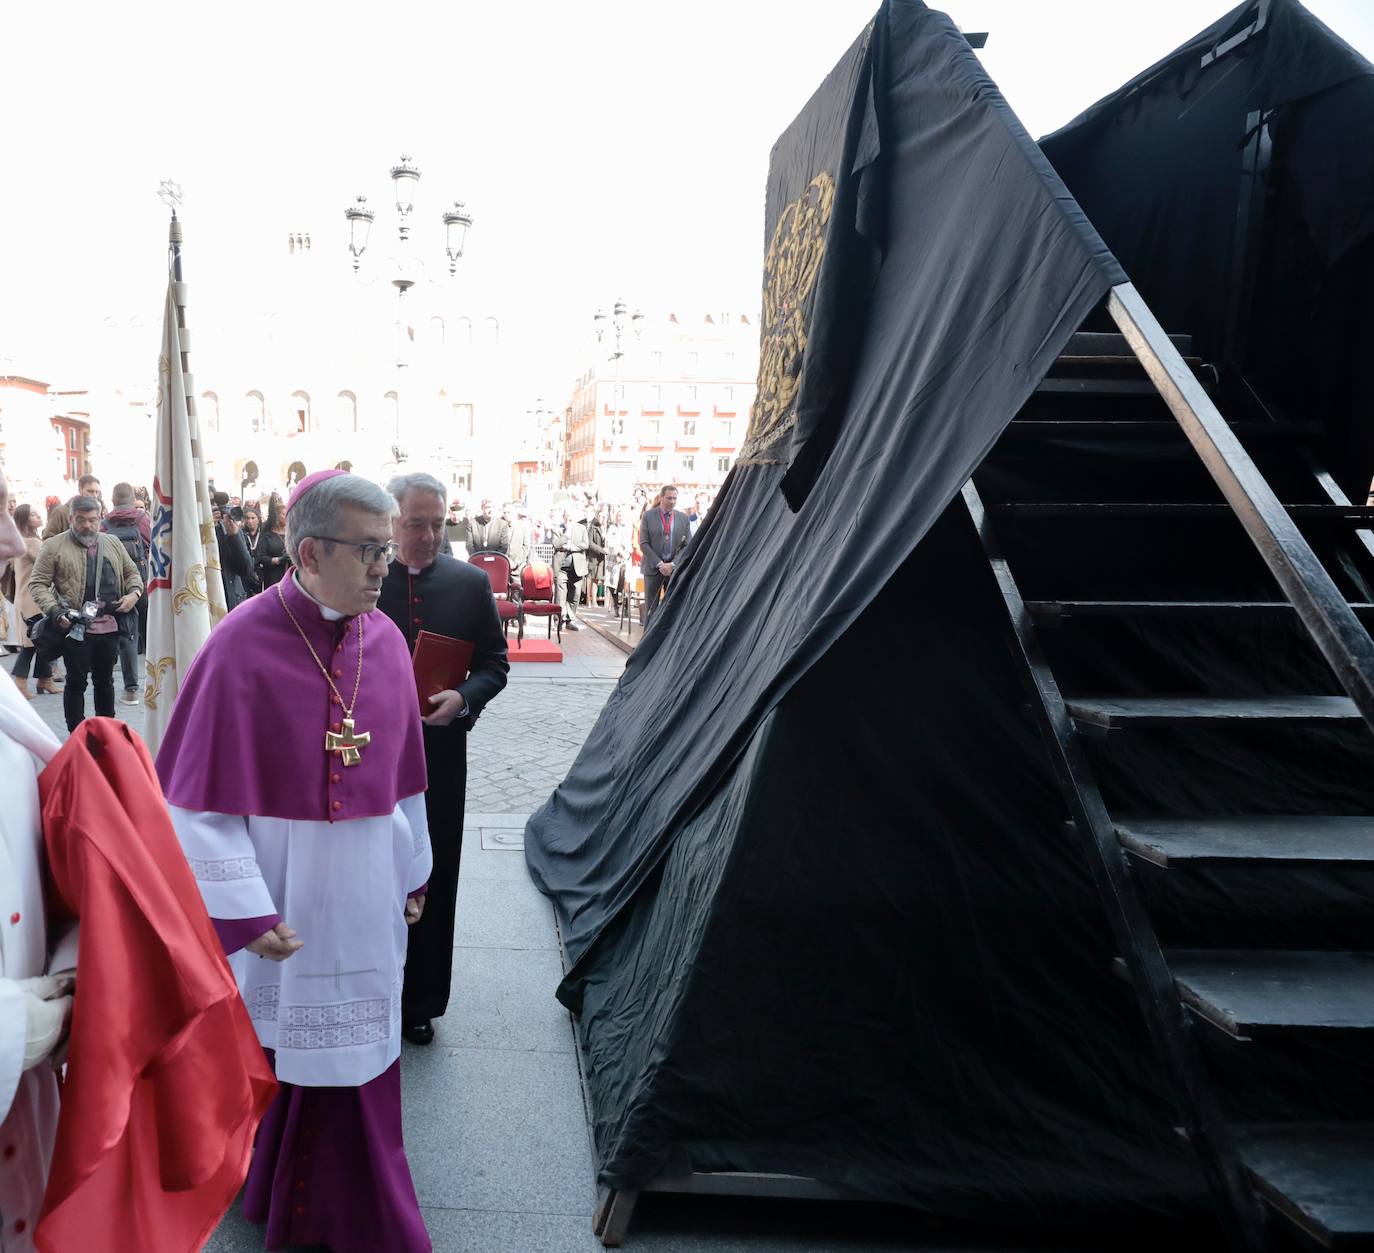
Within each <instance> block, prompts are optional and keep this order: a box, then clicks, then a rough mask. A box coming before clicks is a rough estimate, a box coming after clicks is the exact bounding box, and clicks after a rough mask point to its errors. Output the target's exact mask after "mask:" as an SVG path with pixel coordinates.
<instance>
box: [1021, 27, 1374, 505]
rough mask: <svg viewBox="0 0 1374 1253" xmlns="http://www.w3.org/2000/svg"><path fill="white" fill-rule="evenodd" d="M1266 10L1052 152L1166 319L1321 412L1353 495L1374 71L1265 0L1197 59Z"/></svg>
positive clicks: (1365, 370)
mask: <svg viewBox="0 0 1374 1253" xmlns="http://www.w3.org/2000/svg"><path fill="white" fill-rule="evenodd" d="M1258 12H1259V3H1258V0H1248V2H1247V3H1245V4H1242V5H1240V6H1239V7H1238V8H1236V9H1234V10H1232V11H1231V12H1230V13H1228V14H1226V15H1225V16H1224V17H1222V18H1220V19H1219V20H1218V21H1217V22H1215V23H1214V24H1213V25H1211V26H1209V27H1208V28H1207V29H1206V30H1204V31H1202V32H1200V33H1199V34H1198V35H1197V36H1196V37H1194V38H1193V39H1191V40H1189V41H1188V43H1186V44H1184V45H1183V46H1182V47H1181V48H1179V49H1177V50H1176V51H1175V52H1172V53H1170V55H1169V56H1167V57H1165V58H1164V59H1163V60H1162V61H1160V62H1158V63H1157V64H1155V65H1153V66H1151V67H1150V68H1149V69H1147V70H1145V71H1144V72H1142V73H1141V74H1139V75H1137V76H1136V77H1135V78H1133V79H1132V80H1131V81H1130V82H1128V83H1126V84H1125V85H1123V86H1122V87H1121V88H1119V89H1118V90H1117V91H1115V92H1113V93H1112V94H1111V95H1110V96H1108V97H1106V98H1105V99H1103V100H1101V101H1099V102H1098V103H1097V104H1095V105H1093V106H1092V107H1091V108H1090V109H1088V110H1087V111H1086V112H1084V113H1083V114H1082V115H1081V116H1079V117H1077V118H1075V119H1074V120H1073V121H1072V122H1070V123H1069V124H1068V125H1067V126H1065V127H1063V128H1062V129H1060V130H1058V131H1056V132H1055V133H1054V134H1052V135H1049V136H1047V137H1046V138H1044V139H1043V140H1041V147H1042V148H1043V149H1044V151H1045V153H1046V155H1047V156H1048V157H1049V159H1050V160H1051V162H1053V164H1054V167H1055V169H1056V170H1057V171H1058V172H1059V174H1060V175H1061V176H1062V177H1063V179H1064V182H1065V183H1066V184H1067V185H1068V188H1069V190H1070V191H1071V192H1073V194H1074V196H1075V198H1076V199H1077V201H1078V203H1079V204H1081V205H1082V206H1083V209H1084V211H1085V212H1086V213H1087V215H1088V217H1089V219H1090V220H1091V221H1092V223H1093V225H1094V226H1095V227H1096V228H1097V229H1098V230H1099V231H1100V232H1101V233H1102V236H1103V238H1104V239H1105V240H1106V241H1107V243H1108V245H1109V246H1110V247H1111V249H1112V251H1113V253H1114V254H1115V255H1116V256H1117V257H1118V258H1119V259H1120V261H1121V263H1122V265H1123V266H1124V267H1125V269H1126V271H1127V273H1128V274H1129V275H1130V276H1131V280H1132V282H1134V283H1135V285H1136V286H1137V287H1138V288H1139V289H1140V292H1141V294H1142V295H1143V296H1144V297H1145V300H1146V301H1147V302H1148V303H1149V305H1150V307H1151V308H1152V309H1153V310H1154V312H1155V314H1156V316H1157V317H1158V318H1159V319H1160V321H1161V322H1162V323H1163V324H1164V326H1165V327H1166V329H1168V330H1171V331H1182V332H1188V333H1191V334H1192V335H1193V336H1194V343H1195V346H1196V349H1197V351H1198V353H1199V354H1200V355H1201V356H1202V357H1203V358H1204V359H1205V360H1208V361H1213V362H1217V363H1222V364H1225V365H1228V366H1230V367H1232V368H1233V369H1235V370H1236V371H1243V372H1244V373H1245V374H1246V376H1247V377H1248V378H1250V379H1251V381H1252V382H1254V383H1255V384H1256V385H1257V386H1258V387H1259V388H1260V389H1261V390H1262V391H1263V393H1264V394H1265V398H1266V400H1267V401H1268V402H1269V403H1271V404H1272V405H1276V406H1278V407H1280V409H1281V410H1282V411H1283V414H1284V416H1286V417H1288V418H1290V419H1292V420H1294V421H1308V422H1310V421H1321V422H1322V423H1324V425H1325V428H1326V441H1327V463H1328V468H1329V469H1330V471H1331V472H1332V474H1333V475H1334V476H1335V478H1336V480H1337V481H1338V482H1339V483H1340V484H1341V486H1342V487H1343V488H1344V490H1345V491H1346V492H1347V493H1348V494H1349V495H1350V497H1351V499H1353V500H1355V501H1357V502H1360V501H1363V500H1364V497H1365V493H1366V491H1367V489H1368V487H1369V483H1370V477H1371V473H1374V424H1372V423H1370V421H1369V417H1368V411H1369V405H1368V397H1369V395H1370V391H1371V388H1374V66H1371V65H1370V63H1369V62H1368V61H1367V60H1365V58H1364V57H1362V56H1360V54H1359V53H1357V52H1355V51H1354V50H1353V49H1352V48H1351V47H1350V46H1349V45H1348V44H1346V43H1345V42H1344V41H1343V40H1341V39H1340V38H1339V37H1338V36H1337V35H1335V34H1334V33H1333V32H1332V31H1331V30H1330V29H1329V28H1328V27H1326V26H1325V25H1324V24H1323V23H1322V22H1321V21H1320V20H1319V19H1317V18H1316V17H1314V16H1313V15H1312V14H1311V13H1309V12H1308V11H1307V10H1306V9H1305V8H1304V7H1303V6H1302V5H1301V4H1299V3H1297V0H1270V2H1269V3H1268V5H1267V18H1266V21H1265V23H1264V25H1263V26H1262V28H1261V29H1260V30H1259V31H1257V32H1256V33H1254V34H1253V35H1251V36H1250V37H1249V38H1247V39H1246V40H1245V41H1244V42H1242V43H1241V44H1239V45H1237V46H1236V47H1235V48H1234V49H1232V50H1231V51H1229V52H1226V53H1224V54H1222V55H1220V56H1218V57H1217V58H1216V59H1215V60H1213V61H1212V62H1211V63H1210V64H1209V65H1208V66H1207V67H1206V68H1204V67H1203V66H1202V60H1203V57H1204V56H1206V55H1207V54H1208V53H1210V52H1211V51H1213V50H1214V49H1217V48H1218V47H1219V45H1221V44H1223V43H1224V42H1225V41H1226V40H1227V39H1229V38H1230V37H1232V36H1233V35H1235V34H1238V33H1240V32H1242V31H1243V30H1245V28H1247V27H1248V26H1251V25H1252V24H1253V23H1254V22H1255V19H1256V17H1257V16H1258ZM1252 114H1257V115H1258V116H1259V118H1260V119H1261V120H1262V123H1263V129H1262V131H1261V132H1259V136H1260V141H1261V145H1260V146H1261V149H1262V169H1263V172H1262V174H1261V176H1260V179H1259V184H1258V186H1255V187H1253V188H1252V184H1253V183H1254V182H1255V180H1254V179H1252V178H1251V177H1249V176H1248V175H1245V174H1243V173H1242V167H1243V163H1244V161H1245V160H1246V157H1247V152H1246V149H1247V144H1248V143H1249V142H1250V141H1251V140H1252V139H1253V138H1254V137H1255V135H1256V131H1255V128H1254V127H1253V126H1252ZM1252 191H1253V195H1252ZM1243 200H1244V201H1245V202H1246V203H1247V212H1248V217H1245V216H1244V215H1242V213H1241V211H1240V210H1241V206H1242V201H1243ZM1245 221H1248V223H1249V224H1250V225H1249V227H1248V228H1247V229H1243V228H1242V226H1241V225H1240V224H1241V223H1242V222H1245ZM1238 236H1239V237H1238ZM1233 299H1234V300H1235V301H1236V302H1237V305H1238V308H1236V309H1235V310H1233V309H1232V308H1231V301H1232V300H1233Z"/></svg>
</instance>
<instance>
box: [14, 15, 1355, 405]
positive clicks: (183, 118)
mask: <svg viewBox="0 0 1374 1253" xmlns="http://www.w3.org/2000/svg"><path fill="white" fill-rule="evenodd" d="M1230 7H1232V6H1231V5H1230V4H1228V3H1226V2H1225V0H1039V2H1033V0H949V2H948V4H947V5H946V8H947V11H948V12H949V13H950V14H951V16H953V17H954V19H955V20H956V21H957V22H959V23H960V24H961V25H962V26H963V27H964V28H965V29H966V30H983V29H987V30H990V31H991V40H990V42H989V45H988V47H987V49H986V50H985V51H984V53H983V59H984V64H985V65H986V66H987V68H988V70H989V72H990V73H991V75H992V77H993V78H994V79H995V80H996V81H997V82H998V84H999V85H1000V86H1001V88H1002V90H1003V92H1004V93H1005V94H1006V96H1007V97H1008V99H1009V100H1010V101H1011V104H1012V106H1013V107H1014V108H1015V109H1016V110H1017V112H1018V113H1019V114H1020V116H1021V119H1022V121H1023V122H1024V123H1025V125H1026V127H1027V129H1028V130H1029V131H1030V132H1031V134H1033V135H1040V134H1044V133H1046V132H1047V131H1049V130H1052V129H1053V128H1055V127H1056V126H1058V125H1059V124H1061V123H1062V122H1064V121H1066V120H1068V119H1069V118H1070V117H1072V116H1073V115H1074V114H1076V113H1077V112H1079V111H1080V110H1081V109H1083V108H1084V107H1086V106H1087V105H1088V104H1090V103H1092V102H1093V101H1094V100H1096V99H1097V98H1099V97H1100V96H1102V95H1104V94H1106V93H1107V92H1108V91H1110V90H1112V89H1113V88H1115V87H1116V86H1118V85H1119V84H1120V83H1122V82H1123V81H1125V80H1126V79H1127V78H1129V77H1131V76H1132V75H1133V74H1135V73H1137V72H1138V71H1139V70H1141V69H1143V68H1144V67H1145V66H1147V65H1148V64H1150V63H1151V62H1152V61H1154V60H1156V59H1158V58H1159V57H1160V56H1161V55H1163V54H1164V53H1166V52H1168V51H1169V50H1170V49H1172V48H1173V47H1175V46H1176V45H1178V44H1179V43H1181V42H1183V41H1184V40H1185V39H1186V38H1188V37H1189V36H1191V35H1192V34H1194V33H1196V32H1197V31H1198V30H1200V29H1201V28H1202V27H1203V26H1205V25H1206V24H1208V23H1209V22H1211V21H1212V20H1214V19H1215V18H1216V17H1218V16H1219V15H1221V14H1222V13H1224V12H1225V11H1227V9H1229V8H1230ZM1308 7H1309V8H1311V9H1312V10H1313V11H1314V12H1316V13H1317V14H1318V16H1320V17H1321V18H1322V19H1323V20H1324V21H1326V22H1327V23H1328V24H1329V25H1330V26H1332V27H1333V28H1334V29H1335V30H1336V31H1337V33H1339V34H1341V35H1342V36H1343V37H1344V38H1345V39H1346V40H1347V41H1348V42H1350V43H1352V44H1353V45H1354V46H1355V47H1357V48H1359V49H1360V50H1361V51H1362V52H1364V54H1365V55H1366V56H1371V57H1374V0H1309V3H1308ZM876 8H877V0H824V2H821V0H811V2H810V3H807V4H798V3H796V0H695V2H694V3H692V4H683V3H681V0H675V2H674V3H668V2H667V0H596V2H592V0H562V2H555V0H525V2H524V3H519V4H514V3H504V4H498V3H492V2H483V3H475V2H472V0H466V2H465V0H450V2H449V3H445V4H442V5H440V4H428V5H418V4H414V3H403V2H402V3H394V4H391V5H386V4H381V3H375V2H374V3H368V4H361V3H355V2H353V0H342V2H339V0H336V2H333V3H328V4H326V3H321V2H318V0H292V2H290V3H285V4H283V3H280V2H279V0H278V2H274V3H270V4H268V3H263V2H262V0H247V2H245V3H238V4H235V5H223V4H220V5H213V6H212V5H209V4H204V3H201V4H195V3H187V2H185V0H182V2H180V3H165V2H163V0H136V2H135V3H132V4H110V3H108V0H99V2H98V3H97V2H93V0H75V2H72V3H64V4H41V3H29V4H13V5H8V6H6V7H5V12H4V15H3V17H0V45H3V46H4V47H5V49H6V54H5V57H4V61H3V72H2V73H0V117H3V118H4V119H5V123H4V130H5V144H4V162H3V168H4V171H5V175H4V180H3V186H0V292H2V293H3V298H2V299H0V373H15V374H36V375H37V376H38V377H44V378H48V379H49V380H50V381H52V382H54V383H55V384H59V385H60V384H61V383H63V382H65V381H68V380H71V381H76V379H77V378H79V377H80V376H81V374H82V371H83V370H84V369H85V362H84V361H83V359H82V354H83V353H84V352H85V347H84V345H85V344H86V342H87V341H88V339H89V337H90V336H92V335H95V334H98V327H99V326H100V324H101V322H102V321H103V319H105V318H106V317H107V316H114V317H116V318H119V319H122V320H124V321H127V319H128V318H129V317H130V316H131V315H133V314H138V315H140V316H142V317H143V318H144V319H145V320H146V322H147V326H148V348H147V352H148V362H147V365H146V366H145V365H144V363H143V362H142V361H139V362H134V363H131V368H132V370H133V373H134V374H135V375H140V376H141V375H142V374H144V373H146V372H147V371H148V370H150V369H151V366H152V362H153V361H154V360H155V358H156V337H157V325H158V320H159V317H160V311H161V301H162V296H163V292H164V284H165V273H166V271H165V268H164V256H165V247H166V242H165V241H166V216H165V211H164V209H163V207H162V205H161V204H160V203H159V202H158V200H157V199H156V198H155V191H156V188H157V185H158V182H159V181H160V180H161V179H163V178H167V177H171V178H175V179H177V180H179V181H180V182H181V183H182V185H183V187H184V188H185V194H186V205H185V207H184V210H183V216H184V218H185V222H186V229H187V235H188V243H187V253H186V266H187V278H188V279H189V280H190V281H191V282H192V284H193V292H192V312H193V315H194V311H195V309H196V307H197V306H198V305H203V304H204V302H206V301H213V302H215V307H216V310H217V312H218V313H220V314H221V315H222V314H223V313H224V312H225V311H239V310H241V311H243V312H244V314H245V315H248V314H250V313H252V312H257V311H261V310H262V309H263V308H264V307H265V304H266V302H267V301H268V299H269V297H268V296H267V295H266V292H267V291H269V290H270V289H271V284H270V282H268V281H267V276H268V275H269V274H270V272H271V270H272V269H273V268H275V267H277V266H279V265H280V263H281V260H282V257H283V249H284V246H285V244H284V241H285V237H286V235H287V233H288V231H291V230H297V229H299V230H310V231H311V232H312V235H313V239H314V244H315V247H316V248H317V249H324V250H325V251H326V255H331V254H336V255H337V264H338V266H339V267H345V266H346V265H347V264H348V260H347V255H346V251H345V246H344V241H345V238H346V226H345V223H344V219H343V213H342V211H343V209H344V207H345V205H347V204H348V203H350V202H351V200H352V199H353V197H354V196H355V195H356V194H357V193H358V192H360V191H361V192H365V193H366V194H367V195H368V197H369V200H370V202H371V204H372V205H373V207H375V208H377V209H378V210H379V216H378V222H377V226H376V228H375V229H374V243H375V244H384V243H385V238H386V237H387V236H389V233H390V230H391V218H390V216H389V214H388V213H387V210H388V208H389V206H390V203H391V201H390V195H389V192H390V181H389V179H388V177H387V170H388V168H389V167H390V165H391V164H393V163H394V161H395V160H396V158H397V157H398V156H399V154H400V153H401V152H402V151H403V150H404V151H407V152H410V153H412V154H413V156H414V157H415V159H416V161H417V162H418V163H419V165H420V167H421V169H422V171H423V179H422V181H421V184H420V196H419V204H418V206H417V213H416V218H417V225H416V234H415V239H416V245H417V249H418V250H419V251H420V252H421V253H422V255H423V254H424V253H425V252H426V250H427V251H428V255H430V256H432V257H434V262H433V266H432V268H431V271H430V272H431V273H433V274H436V275H439V274H444V273H446V264H444V263H443V258H442V248H443V237H442V227H441V226H440V225H439V214H440V212H441V211H442V209H443V208H445V207H447V205H448V203H449V202H450V201H451V200H452V199H453V198H454V197H460V198H462V199H464V200H465V201H467V203H468V206H469V209H470V211H471V212H472V213H473V214H474V216H475V218H476V225H475V227H474V229H473V231H472V234H471V236H470V239H469V246H468V255H467V257H466V258H465V259H464V261H463V263H462V268H461V269H460V271H459V280H458V281H459V284H460V287H459V289H458V291H457V292H456V293H455V301H456V303H457V304H458V305H460V306H462V307H464V308H466V309H468V310H470V311H473V312H478V313H496V314H498V315H499V316H501V318H502V321H503V327H504V328H505V333H506V343H507V345H508V346H509V347H510V348H511V350H512V352H514V353H516V354H519V356H520V358H521V360H523V361H524V362H526V363H527V365H526V367H525V369H526V373H527V377H528V393H527V395H512V396H510V397H509V400H510V402H511V403H512V404H514V405H515V406H516V408H518V409H520V410H522V411H523V409H524V408H525V407H526V406H527V405H528V404H529V403H530V402H531V401H532V399H533V397H534V396H535V395H536V394H537V393H541V392H542V393H543V394H545V395H548V396H558V395H561V394H562V392H563V391H564V390H566V384H567V381H568V378H569V376H570V374H571V373H572V371H573V370H575V369H576V368H578V366H579V364H580V362H579V360H578V356H579V352H578V351H577V350H578V349H580V346H581V345H582V344H583V342H584V341H585V336H586V330H587V327H588V325H589V319H590V315H591V313H592V311H593V310H594V308H595V307H596V306H597V305H606V306H609V305H610V303H611V302H612V301H613V300H614V299H615V298H616V296H617V295H623V296H624V298H625V299H626V300H627V301H628V302H629V303H630V304H631V305H632V306H634V305H639V306H642V307H644V308H646V309H658V310H667V309H676V310H679V311H691V312H693V313H695V312H698V311H705V310H706V309H725V308H734V307H738V308H744V307H749V308H752V307H754V306H755V305H756V304H757V291H758V281H759V279H758V275H759V266H760V256H761V249H762V242H761V241H762V230H763V225H762V218H763V192H764V176H765V172H766V168H767V160H768V152H769V149H770V147H771V146H772V143H773V141H774V140H775V139H776V138H777V136H778V134H779V133H780V132H781V131H782V130H783V129H784V127H786V125H787V124H788V123H789V122H790V121H791V119H792V118H793V117H794V116H795V114H796V113H797V111H798V110H799V109H800V107H801V106H802V105H803V104H804V103H805V101H806V99H807V97H808V96H809V95H810V93H811V91H812V90H813V89H814V88H815V86H816V85H817V84H818V83H819V81H820V80H821V78H822V77H823V76H824V75H825V73H826V72H827V71H828V70H829V68H830V67H831V66H832V65H833V64H834V62H835V61H836V60H838V58H839V57H840V56H841V54H842V53H843V52H844V50H845V48H846V47H847V46H848V45H849V43H850V42H851V41H852V39H853V38H854V37H855V35H856V34H857V33H858V31H859V30H860V29H861V28H862V26H863V25H864V23H865V22H866V21H867V20H868V19H869V18H870V17H871V16H872V14H873V12H874V11H875V10H876ZM215 321H216V322H219V321H220V318H219V317H216V319H215ZM192 325H193V326H194V325H195V322H194V316H193V321H192ZM225 347H226V346H225V345H217V349H219V350H223V349H224V348H225ZM217 355H218V354H217Z"/></svg>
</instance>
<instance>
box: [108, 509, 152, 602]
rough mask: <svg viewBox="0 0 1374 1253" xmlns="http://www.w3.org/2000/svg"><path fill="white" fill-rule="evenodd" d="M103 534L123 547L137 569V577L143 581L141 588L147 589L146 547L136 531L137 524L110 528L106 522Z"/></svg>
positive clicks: (141, 536) (140, 534) (139, 533)
mask: <svg viewBox="0 0 1374 1253" xmlns="http://www.w3.org/2000/svg"><path fill="white" fill-rule="evenodd" d="M105 532H106V534H107V535H110V536H112V537H113V538H115V539H117V540H118V541H119V542H120V543H121V544H123V545H124V551H125V552H126V553H128V554H129V559H130V560H131V561H132V562H133V563H134V565H135V566H137V567H138V577H139V578H140V579H142V580H143V586H144V587H147V586H148V545H147V544H145V543H144V542H143V535H142V533H141V532H140V531H139V529H138V523H137V522H132V523H130V524H129V525H128V526H111V525H110V524H109V523H108V522H107V523H106V524H105Z"/></svg>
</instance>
